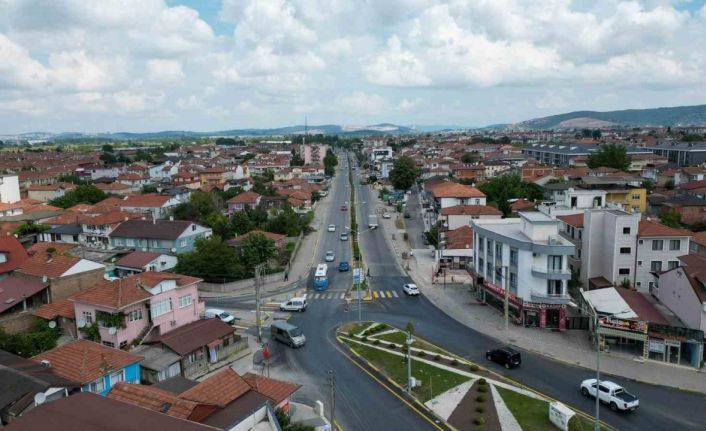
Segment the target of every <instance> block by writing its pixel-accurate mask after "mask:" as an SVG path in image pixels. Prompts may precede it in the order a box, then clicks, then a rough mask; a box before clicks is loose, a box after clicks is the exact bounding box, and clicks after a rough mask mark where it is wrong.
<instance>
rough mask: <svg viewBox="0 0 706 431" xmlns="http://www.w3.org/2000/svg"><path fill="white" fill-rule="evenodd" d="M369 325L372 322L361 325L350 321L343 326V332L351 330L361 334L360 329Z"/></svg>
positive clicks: (346, 332)
mask: <svg viewBox="0 0 706 431" xmlns="http://www.w3.org/2000/svg"><path fill="white" fill-rule="evenodd" d="M368 326H370V322H367V323H361V324H360V325H359V324H357V323H349V324H347V325H345V326H343V327H341V332H344V333H345V334H346V335H347V334H348V333H351V332H352V333H354V334H359V333H360V331H362V330H363V329H365V328H367V327H368Z"/></svg>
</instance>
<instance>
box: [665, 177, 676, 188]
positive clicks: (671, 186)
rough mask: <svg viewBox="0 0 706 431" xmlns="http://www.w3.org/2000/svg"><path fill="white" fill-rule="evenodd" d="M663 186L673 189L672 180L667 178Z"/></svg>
mask: <svg viewBox="0 0 706 431" xmlns="http://www.w3.org/2000/svg"><path fill="white" fill-rule="evenodd" d="M664 188H665V189H667V190H674V180H672V179H668V180H667V182H665V183H664Z"/></svg>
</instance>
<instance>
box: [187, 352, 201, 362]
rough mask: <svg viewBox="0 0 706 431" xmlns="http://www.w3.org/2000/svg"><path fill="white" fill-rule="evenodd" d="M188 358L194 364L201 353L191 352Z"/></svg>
mask: <svg viewBox="0 0 706 431" xmlns="http://www.w3.org/2000/svg"><path fill="white" fill-rule="evenodd" d="M187 360H188V362H189V363H190V364H193V363H194V362H196V361H198V360H199V354H198V352H191V353H189V356H188V357H187Z"/></svg>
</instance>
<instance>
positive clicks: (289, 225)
mask: <svg viewBox="0 0 706 431" xmlns="http://www.w3.org/2000/svg"><path fill="white" fill-rule="evenodd" d="M307 224H308V223H307V222H306V221H305V219H304V218H302V217H301V216H300V215H299V214H297V213H296V212H294V210H293V209H292V208H291V207H290V206H287V207H285V208H284V211H282V212H281V213H279V214H277V216H275V217H274V218H272V219H270V220H269V221H268V222H267V223H266V224H265V225H264V229H263V230H266V231H268V232H274V233H279V234H282V235H287V236H297V235H299V234H300V233H301V232H302V230H303V229H304V227H305V226H306V225H307Z"/></svg>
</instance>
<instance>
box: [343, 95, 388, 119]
mask: <svg viewBox="0 0 706 431" xmlns="http://www.w3.org/2000/svg"><path fill="white" fill-rule="evenodd" d="M339 103H340V104H341V105H342V106H343V107H344V108H347V109H351V110H354V111H362V112H380V111H381V110H383V109H385V108H387V106H388V103H387V100H385V99H384V98H383V97H382V96H380V95H378V94H368V93H364V92H362V91H356V92H354V93H350V94H345V95H342V96H340V97H339ZM356 114H358V112H356Z"/></svg>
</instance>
